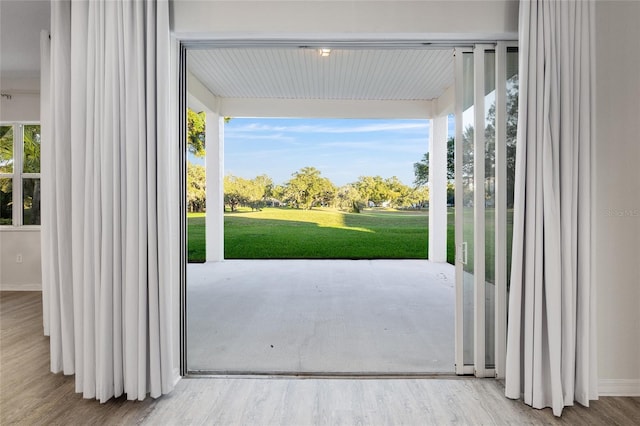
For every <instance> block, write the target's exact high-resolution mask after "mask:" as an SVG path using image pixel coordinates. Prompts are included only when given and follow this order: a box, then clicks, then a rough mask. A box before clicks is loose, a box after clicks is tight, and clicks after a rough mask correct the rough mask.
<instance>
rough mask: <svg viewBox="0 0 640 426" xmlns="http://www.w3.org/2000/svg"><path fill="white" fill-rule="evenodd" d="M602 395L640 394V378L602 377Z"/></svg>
mask: <svg viewBox="0 0 640 426" xmlns="http://www.w3.org/2000/svg"><path fill="white" fill-rule="evenodd" d="M598 394H599V395H600V396H640V379H600V380H599V381H598Z"/></svg>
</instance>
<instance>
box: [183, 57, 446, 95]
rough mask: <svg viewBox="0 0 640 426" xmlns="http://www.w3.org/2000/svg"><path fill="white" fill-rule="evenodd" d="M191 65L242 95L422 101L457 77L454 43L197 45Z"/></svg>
mask: <svg viewBox="0 0 640 426" xmlns="http://www.w3.org/2000/svg"><path fill="white" fill-rule="evenodd" d="M188 68H189V71H190V72H191V73H192V74H193V75H194V76H195V77H196V78H197V79H198V80H200V81H201V82H202V83H203V84H204V85H205V86H206V87H207V88H208V89H209V91H210V92H211V93H212V94H214V95H215V96H218V97H221V98H240V99H243V98H244V99H323V100H411V101H414V100H417V101H421V100H432V99H436V98H438V97H439V96H440V95H442V94H443V93H444V92H445V90H446V89H447V88H448V87H449V86H451V85H453V81H454V73H453V50H452V49H431V48H425V49H418V48H404V49H403V48H394V49H390V48H378V49H376V48H366V47H364V48H351V49H346V48H345V49H340V48H338V49H332V50H331V53H330V55H329V56H328V57H322V56H320V54H319V50H318V49H316V48H291V47H288V48H287V47H285V48H277V47H276V48H274V47H269V48H213V49H206V50H199V49H193V50H190V51H189V52H188Z"/></svg>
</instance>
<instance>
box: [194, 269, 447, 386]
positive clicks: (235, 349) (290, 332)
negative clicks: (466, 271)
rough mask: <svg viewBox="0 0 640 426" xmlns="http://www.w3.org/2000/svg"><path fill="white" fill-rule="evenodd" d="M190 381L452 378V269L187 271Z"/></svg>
mask: <svg viewBox="0 0 640 426" xmlns="http://www.w3.org/2000/svg"><path fill="white" fill-rule="evenodd" d="M187 283H188V284H187V298H188V299H187V306H188V314H187V317H188V320H187V324H188V325H187V332H188V335H187V336H188V337H187V339H188V340H187V342H188V344H187V348H188V355H187V360H188V368H189V370H191V371H194V370H199V371H207V372H217V373H230V372H231V373H249V374H251V373H265V374H269V373H292V374H299V373H302V374H304V373H320V374H322V373H356V374H407V373H412V374H413V373H416V374H427V373H450V372H453V371H454V306H455V289H454V267H453V266H452V265H449V264H442V263H432V262H429V261H426V260H226V261H224V262H216V263H205V264H189V265H188V269H187Z"/></svg>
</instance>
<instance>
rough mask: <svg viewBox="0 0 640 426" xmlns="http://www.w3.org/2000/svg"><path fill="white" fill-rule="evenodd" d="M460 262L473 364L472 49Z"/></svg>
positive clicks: (467, 72) (468, 360)
mask: <svg viewBox="0 0 640 426" xmlns="http://www.w3.org/2000/svg"><path fill="white" fill-rule="evenodd" d="M462 74H463V81H462V98H463V105H462V139H461V147H462V152H461V154H462V155H461V157H462V173H461V178H462V182H461V185H456V187H458V186H459V187H461V188H462V203H461V207H460V208H461V210H462V247H461V248H460V259H459V261H460V262H461V263H462V271H463V272H462V283H463V301H462V303H463V308H464V312H463V336H464V351H463V352H464V365H473V364H474V354H473V348H474V263H473V262H474V215H473V213H474V212H473V211H474V208H473V206H474V202H473V199H474V173H473V167H474V164H473V161H474V152H473V151H474V135H473V129H474V116H475V109H474V104H473V99H474V96H473V90H474V85H473V52H465V53H463V55H462Z"/></svg>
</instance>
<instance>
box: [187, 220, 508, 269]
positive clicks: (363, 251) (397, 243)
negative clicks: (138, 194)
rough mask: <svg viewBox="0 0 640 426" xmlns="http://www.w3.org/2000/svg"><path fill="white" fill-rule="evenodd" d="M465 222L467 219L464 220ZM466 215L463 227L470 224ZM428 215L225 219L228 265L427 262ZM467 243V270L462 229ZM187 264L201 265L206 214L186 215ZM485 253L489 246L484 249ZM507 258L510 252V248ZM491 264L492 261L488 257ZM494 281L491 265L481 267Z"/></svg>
mask: <svg viewBox="0 0 640 426" xmlns="http://www.w3.org/2000/svg"><path fill="white" fill-rule="evenodd" d="M493 214H494V212H493V210H492V209H488V210H487V212H486V215H487V222H486V232H487V235H492V232H493V228H494V226H493V220H494V216H493ZM467 216H468V217H467ZM472 217H473V215H472V211H471V209H465V219H466V220H465V223H466V224H469V222H470V221H471V220H472ZM428 219H429V218H428V214H427V213H426V212H407V211H397V210H365V211H364V212H363V213H359V214H358V213H345V212H340V211H337V210H330V209H313V210H310V211H307V210H297V209H289V208H265V209H264V210H262V211H260V212H251V211H249V210H241V211H239V212H236V213H230V212H227V213H225V239H224V247H225V258H226V259H426V258H427V255H428V253H427V242H428V238H429V230H428V223H429V220H428ZM512 220H513V219H512V211H511V210H510V211H509V212H508V225H507V236H508V238H509V239H510V238H511V231H512V223H513V222H512ZM454 229H455V226H454V209H453V208H449V209H448V214H447V261H448V262H449V263H452V264H453V263H454V261H455V234H454V233H455V231H454ZM465 233H466V234H468V240H469V241H470V243H469V246H468V251H469V253H468V266H467V269H468V270H470V271H472V270H473V269H472V266H471V265H473V242H472V240H473V239H472V238H471V236H472V234H473V228H472V227H469V226H466V227H465ZM188 240H189V242H188V245H189V247H188V257H189V262H204V260H205V218H204V213H190V214H189V215H188ZM485 250H486V251H487V253H492V252H493V250H494V244H493V240H492V239H491V238H488V239H487V241H486V243H485ZM508 252H509V253H510V252H511V247H510V246H509V247H508ZM489 258H490V257H489ZM485 267H486V270H487V276H489V277H491V276H493V269H494V268H493V263H492V262H489V261H488V262H487V263H486V264H485Z"/></svg>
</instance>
